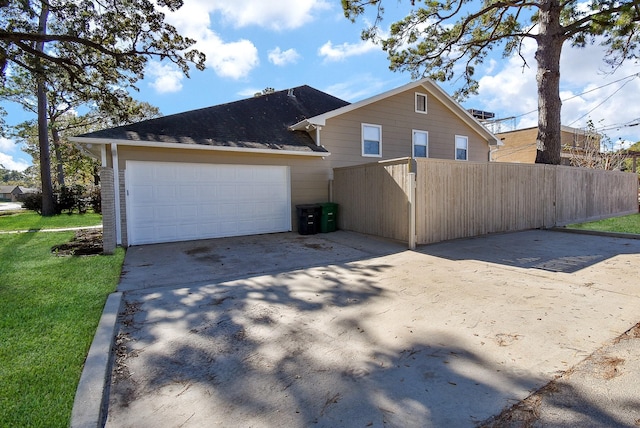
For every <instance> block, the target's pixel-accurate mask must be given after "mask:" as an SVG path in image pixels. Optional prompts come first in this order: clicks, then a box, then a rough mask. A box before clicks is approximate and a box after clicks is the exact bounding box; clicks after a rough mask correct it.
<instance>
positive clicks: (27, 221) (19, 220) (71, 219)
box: [0, 211, 102, 231]
mask: <svg viewBox="0 0 640 428" xmlns="http://www.w3.org/2000/svg"><path fill="white" fill-rule="evenodd" d="M100 224H102V216H101V215H100V214H93V213H87V214H71V215H69V214H59V215H54V216H51V217H42V216H41V215H40V214H38V213H36V212H33V211H27V212H21V213H12V214H8V215H0V231H9V230H35V229H61V228H65V227H85V226H97V225H100Z"/></svg>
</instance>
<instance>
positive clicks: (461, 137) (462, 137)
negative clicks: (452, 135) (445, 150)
mask: <svg viewBox="0 0 640 428" xmlns="http://www.w3.org/2000/svg"><path fill="white" fill-rule="evenodd" d="M459 140H461V141H464V147H460V149H464V154H465V157H464V159H461V158H459V157H458V141H459ZM454 146H455V147H454V152H453V156H454V159H455V160H459V161H467V160H469V137H467V136H466V135H456V139H455V143H454Z"/></svg>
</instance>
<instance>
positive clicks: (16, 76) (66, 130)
mask: <svg viewBox="0 0 640 428" xmlns="http://www.w3.org/2000/svg"><path fill="white" fill-rule="evenodd" d="M53 71H54V73H55V70H53ZM54 73H52V74H50V75H49V76H48V80H47V82H45V93H46V96H47V106H46V112H47V123H48V130H49V134H50V138H49V139H50V141H51V143H52V144H53V150H52V152H53V153H51V155H52V156H51V158H52V159H54V160H55V161H54V162H53V164H54V166H55V168H54V169H55V174H52V175H51V176H52V181H53V183H54V187H56V185H57V187H64V186H65V185H66V183H65V181H66V179H65V177H66V176H67V175H73V176H76V177H72V183H74V184H79V181H87V180H88V178H89V177H92V175H93V173H92V172H91V171H92V170H93V169H94V165H93V162H92V161H91V160H90V159H89V158H87V157H86V156H84V155H82V153H81V152H80V150H79V149H78V148H77V147H76V146H75V145H73V144H71V143H70V142H69V141H67V137H69V136H71V134H73V133H75V134H78V133H85V132H91V131H95V130H97V129H98V128H104V127H112V126H119V125H124V124H126V123H131V122H135V121H139V120H145V119H150V118H153V117H158V116H160V111H159V110H158V109H157V108H156V107H153V106H151V105H150V104H148V103H140V102H138V101H135V100H134V99H133V98H131V96H130V95H129V94H128V93H127V92H126V91H124V90H122V89H113V90H112V92H113V94H116V95H117V97H118V104H119V105H118V106H117V109H115V110H113V109H111V107H112V105H111V104H110V103H107V104H105V103H100V104H98V103H95V102H93V103H92V104H87V99H86V98H87V97H86V96H85V94H78V93H76V92H75V91H74V90H73V88H72V87H71V86H70V85H69V82H68V80H67V79H66V76H65V75H64V74H62V75H59V76H57V75H55V74H54ZM36 92H37V82H35V81H34V78H33V75H31V74H30V73H28V72H27V71H25V70H20V69H18V70H15V71H14V72H13V73H11V75H10V76H7V78H6V80H5V85H4V87H2V88H0V99H6V100H9V101H13V102H15V103H17V104H20V105H21V106H22V107H23V108H24V109H25V110H26V111H30V112H32V113H34V114H37V111H38V109H37V106H38V103H37V97H36V96H35V94H36ZM89 107H91V110H90V111H89V113H87V114H84V115H80V114H78V113H77V112H78V111H79V110H86V109H87V108H89ZM107 107H108V108H109V109H106V108H107ZM101 109H102V110H101ZM12 129H13V132H12V134H11V136H12V137H13V138H15V139H17V140H19V141H21V142H23V143H25V144H26V145H27V150H26V151H27V152H28V153H29V154H30V155H31V156H32V157H33V159H34V163H35V164H36V165H38V166H40V154H39V150H38V141H39V140H38V134H37V121H32V120H29V121H26V122H23V123H19V124H17V125H15V126H14V127H13V128H12ZM89 172H91V174H89Z"/></svg>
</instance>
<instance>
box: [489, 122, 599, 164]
mask: <svg viewBox="0 0 640 428" xmlns="http://www.w3.org/2000/svg"><path fill="white" fill-rule="evenodd" d="M568 129H571V128H568ZM568 129H567V128H566V127H563V129H562V130H561V131H560V144H561V145H562V153H561V155H562V156H563V157H568V156H569V155H570V154H571V151H572V150H575V149H580V148H584V147H585V145H586V144H587V143H591V144H596V145H597V144H598V143H599V139H593V138H591V139H590V138H588V137H587V135H586V134H585V133H584V132H582V131H580V130H575V131H573V132H572V131H570V130H568ZM496 136H497V137H498V139H499V140H501V141H502V143H503V145H502V146H499V147H498V149H497V150H496V151H495V152H494V153H493V155H492V156H491V159H492V160H493V161H495V162H515V163H535V161H536V154H537V148H536V138H538V128H527V129H520V130H517V131H511V132H504V133H500V134H496Z"/></svg>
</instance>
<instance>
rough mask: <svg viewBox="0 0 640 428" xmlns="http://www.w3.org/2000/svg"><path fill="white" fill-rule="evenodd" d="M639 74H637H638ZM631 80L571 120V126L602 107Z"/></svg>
mask: <svg viewBox="0 0 640 428" xmlns="http://www.w3.org/2000/svg"><path fill="white" fill-rule="evenodd" d="M636 76H637V75H636ZM629 82H631V80H628V81H626V82H624V84H623V85H622V86H620V87H619V88H618V89H616V90H615V91H614V92H613V94H611V95H609V96H608V97H607V98H605V99H604V100H602V102H601V103H599V104H598V105H597V106H595V107H594V108H592V109H591V110H589V111H588V112H586V113H585V114H583V115H582V116H580V117H579V118H577V119H576V120H574V121H573V122H571V123H570V124H569V126H571V125H573V124H574V123H576V122H577V121H579V120H580V119H582V118H584V117H585V116H588V115H589V114H591V112H593V111H594V110H595V109H597V108H598V107H600V106H601V105H602V104H604V103H606V102H607V101H609V100H610V99H611V97H613V96H614V95H615V94H617V93H618V92H620V91H621V90H622V88H624V87H625V86H626V85H627V84H628V83H629Z"/></svg>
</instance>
